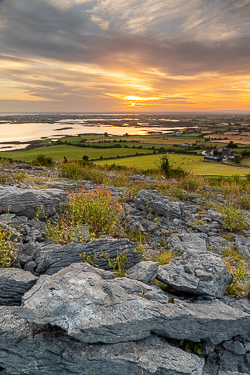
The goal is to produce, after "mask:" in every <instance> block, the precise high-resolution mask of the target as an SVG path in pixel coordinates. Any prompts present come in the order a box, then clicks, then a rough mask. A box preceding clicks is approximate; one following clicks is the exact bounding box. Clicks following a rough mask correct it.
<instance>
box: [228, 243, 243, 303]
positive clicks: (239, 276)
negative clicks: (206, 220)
mask: <svg viewBox="0 0 250 375" xmlns="http://www.w3.org/2000/svg"><path fill="white" fill-rule="evenodd" d="M223 262H224V263H225V265H226V267H227V271H228V272H230V273H232V274H233V282H232V284H231V285H229V286H228V287H227V293H228V294H229V295H233V296H236V295H239V296H240V297H243V296H246V295H248V296H250V268H249V265H248V263H247V262H246V259H245V257H244V256H243V255H241V254H240V253H239V252H238V251H237V250H236V249H235V248H234V247H232V246H228V247H226V248H225V249H224V252H223Z"/></svg>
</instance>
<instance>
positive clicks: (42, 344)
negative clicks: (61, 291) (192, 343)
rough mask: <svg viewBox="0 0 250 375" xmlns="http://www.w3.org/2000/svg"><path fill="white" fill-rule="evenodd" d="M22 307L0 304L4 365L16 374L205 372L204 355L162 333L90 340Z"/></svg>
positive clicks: (178, 374)
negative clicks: (36, 319)
mask: <svg viewBox="0 0 250 375" xmlns="http://www.w3.org/2000/svg"><path fill="white" fill-rule="evenodd" d="M20 312H21V308H20V307H0V366H2V367H3V368H5V373H6V374H11V375H19V374H20V375H21V374H22V375H23V374H26V375H31V374H32V375H72V374H74V375H78V374H79V375H90V374H91V373H96V374H97V375H118V374H119V375H132V374H133V375H141V373H142V371H143V375H173V374H176V375H201V374H202V369H203V365H204V360H203V359H202V358H199V357H197V356H195V355H193V354H189V353H186V352H184V351H182V350H180V349H178V348H174V347H172V346H170V345H169V344H167V343H166V342H165V341H164V340H162V339H159V338H157V337H154V338H150V339H146V340H142V341H140V342H136V343H135V344H134V347H135V349H136V352H137V355H138V356H139V357H140V365H141V367H140V366H139V365H138V363H137V360H136V357H135V352H134V347H133V346H132V344H131V343H130V342H129V343H122V344H114V345H104V344H95V345H87V344H83V343H82V342H79V341H77V340H75V339H72V338H70V337H68V336H67V334H66V333H65V332H64V331H63V330H60V329H57V328H53V327H50V326H38V325H35V324H30V323H28V322H27V321H25V320H24V319H22V318H21V315H20Z"/></svg>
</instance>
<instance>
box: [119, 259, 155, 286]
mask: <svg viewBox="0 0 250 375" xmlns="http://www.w3.org/2000/svg"><path fill="white" fill-rule="evenodd" d="M158 268H159V262H151V261H144V262H140V263H138V264H136V265H135V266H134V267H132V268H130V269H129V270H128V271H127V272H126V275H125V276H127V277H128V278H129V279H132V280H138V281H141V282H142V283H145V284H147V283H150V282H152V281H153V280H154V279H155V278H156V276H157V271H158Z"/></svg>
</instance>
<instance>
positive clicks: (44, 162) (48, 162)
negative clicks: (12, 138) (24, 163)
mask: <svg viewBox="0 0 250 375" xmlns="http://www.w3.org/2000/svg"><path fill="white" fill-rule="evenodd" d="M32 164H33V165H39V166H40V167H52V165H53V164H54V161H53V159H52V157H51V156H45V155H44V154H39V155H37V157H36V159H35V160H33V161H32Z"/></svg>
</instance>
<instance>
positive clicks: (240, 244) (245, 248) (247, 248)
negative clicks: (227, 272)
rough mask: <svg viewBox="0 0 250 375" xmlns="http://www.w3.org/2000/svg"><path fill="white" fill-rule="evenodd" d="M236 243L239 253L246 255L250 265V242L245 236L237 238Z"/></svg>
mask: <svg viewBox="0 0 250 375" xmlns="http://www.w3.org/2000/svg"><path fill="white" fill-rule="evenodd" d="M235 243H236V246H237V248H238V250H239V252H240V253H241V254H242V255H244V257H245V258H246V260H247V262H248V264H250V241H249V240H246V239H245V238H244V237H243V236H237V238H236V241H235Z"/></svg>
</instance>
